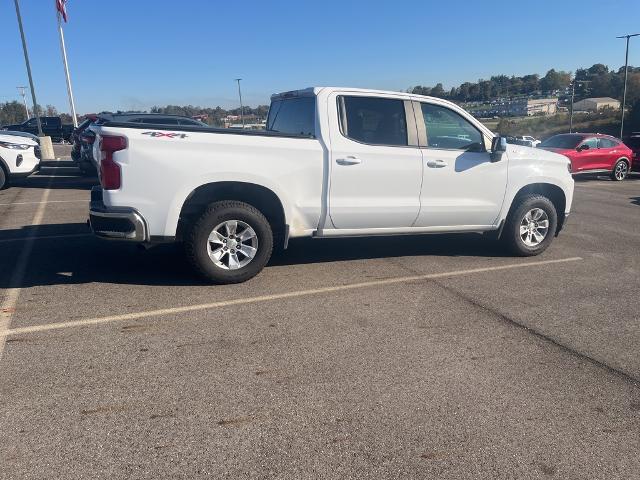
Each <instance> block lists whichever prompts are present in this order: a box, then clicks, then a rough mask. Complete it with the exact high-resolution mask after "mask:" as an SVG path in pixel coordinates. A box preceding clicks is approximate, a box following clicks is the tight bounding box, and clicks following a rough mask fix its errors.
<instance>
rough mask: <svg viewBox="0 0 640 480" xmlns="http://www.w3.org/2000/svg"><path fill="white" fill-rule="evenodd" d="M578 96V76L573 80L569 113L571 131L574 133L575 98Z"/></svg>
mask: <svg viewBox="0 0 640 480" xmlns="http://www.w3.org/2000/svg"><path fill="white" fill-rule="evenodd" d="M575 96H576V77H573V82H571V112H570V113H569V133H573V99H574V97H575Z"/></svg>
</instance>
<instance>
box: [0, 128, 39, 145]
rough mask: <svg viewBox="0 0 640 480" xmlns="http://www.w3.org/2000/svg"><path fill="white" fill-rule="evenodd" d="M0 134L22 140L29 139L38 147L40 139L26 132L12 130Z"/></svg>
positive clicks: (1, 131)
mask: <svg viewBox="0 0 640 480" xmlns="http://www.w3.org/2000/svg"><path fill="white" fill-rule="evenodd" d="M0 134H2V135H13V136H14V137H22V138H30V139H31V140H33V141H34V142H36V143H37V144H38V145H40V137H38V136H37V135H34V134H32V133H27V132H14V131H13V130H0Z"/></svg>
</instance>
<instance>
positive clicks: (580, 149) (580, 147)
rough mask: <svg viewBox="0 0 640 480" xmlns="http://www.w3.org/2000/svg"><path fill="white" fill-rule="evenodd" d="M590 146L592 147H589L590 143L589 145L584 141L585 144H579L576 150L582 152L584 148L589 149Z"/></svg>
mask: <svg viewBox="0 0 640 480" xmlns="http://www.w3.org/2000/svg"><path fill="white" fill-rule="evenodd" d="M589 148H591V147H589V145H587V144H586V143H584V144H582V145H579V146H578V148H576V150H577V151H578V152H581V151H583V150H589Z"/></svg>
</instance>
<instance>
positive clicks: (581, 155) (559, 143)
mask: <svg viewBox="0 0 640 480" xmlns="http://www.w3.org/2000/svg"><path fill="white" fill-rule="evenodd" d="M538 148H543V149H545V150H549V151H551V152H555V153H560V154H562V155H564V156H566V157H569V160H571V173H572V174H574V175H577V174H582V173H608V174H610V175H611V179H612V180H617V181H621V180H624V179H625V178H626V177H627V174H628V173H629V171H630V170H631V159H632V158H633V151H632V150H631V149H630V148H629V147H627V146H626V145H625V144H624V143H622V142H621V141H620V140H618V139H617V138H615V137H611V136H609V135H602V134H599V133H596V134H589V133H563V134H561V135H555V136H553V137H551V138H548V139H547V140H545V141H544V142H542V143H541V144H540V145H538Z"/></svg>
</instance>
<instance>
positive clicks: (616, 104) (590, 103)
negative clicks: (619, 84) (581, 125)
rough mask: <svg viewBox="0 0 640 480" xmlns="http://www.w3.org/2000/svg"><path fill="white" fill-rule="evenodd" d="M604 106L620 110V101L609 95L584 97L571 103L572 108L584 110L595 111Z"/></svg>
mask: <svg viewBox="0 0 640 480" xmlns="http://www.w3.org/2000/svg"><path fill="white" fill-rule="evenodd" d="M605 108H610V109H612V110H620V101H619V100H616V99H615V98H611V97H597V98H585V99H584V100H580V101H579V102H575V103H574V104H573V110H574V111H576V110H582V111H584V112H597V111H599V110H603V109H605Z"/></svg>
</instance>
